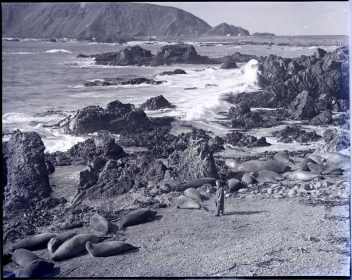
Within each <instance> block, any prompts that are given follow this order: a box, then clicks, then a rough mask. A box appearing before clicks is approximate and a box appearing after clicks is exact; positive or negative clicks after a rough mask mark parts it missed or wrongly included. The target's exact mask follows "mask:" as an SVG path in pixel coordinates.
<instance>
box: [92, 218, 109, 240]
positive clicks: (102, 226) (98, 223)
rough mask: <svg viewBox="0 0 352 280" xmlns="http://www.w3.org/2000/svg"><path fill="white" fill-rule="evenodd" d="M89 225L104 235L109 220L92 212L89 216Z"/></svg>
mask: <svg viewBox="0 0 352 280" xmlns="http://www.w3.org/2000/svg"><path fill="white" fill-rule="evenodd" d="M89 225H90V226H91V227H92V228H93V229H95V230H96V231H98V232H99V233H101V234H102V235H106V234H107V233H108V232H109V230H110V223H109V221H108V220H107V219H105V218H104V217H103V216H101V215H99V214H94V215H93V216H92V217H90V219H89Z"/></svg>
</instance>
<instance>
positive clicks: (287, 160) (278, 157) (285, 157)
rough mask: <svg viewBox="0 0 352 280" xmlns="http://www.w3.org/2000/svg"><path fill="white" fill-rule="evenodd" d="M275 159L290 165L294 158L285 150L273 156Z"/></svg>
mask: <svg viewBox="0 0 352 280" xmlns="http://www.w3.org/2000/svg"><path fill="white" fill-rule="evenodd" d="M273 159H274V160H276V161H277V162H282V163H284V164H287V165H290V164H292V163H293V160H292V159H290V157H289V156H288V155H287V154H286V153H285V152H278V153H276V154H275V155H274V156H273Z"/></svg>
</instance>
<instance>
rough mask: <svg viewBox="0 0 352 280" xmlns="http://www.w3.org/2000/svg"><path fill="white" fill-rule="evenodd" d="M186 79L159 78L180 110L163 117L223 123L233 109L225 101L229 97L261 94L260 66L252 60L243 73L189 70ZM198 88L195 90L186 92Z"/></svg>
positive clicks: (171, 100)
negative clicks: (259, 84)
mask: <svg viewBox="0 0 352 280" xmlns="http://www.w3.org/2000/svg"><path fill="white" fill-rule="evenodd" d="M186 72H187V74H186V75H172V76H157V77H156V80H158V79H160V80H166V81H167V82H166V83H164V84H162V85H160V86H159V87H165V91H166V90H167V91H168V93H167V94H165V97H166V98H167V99H168V100H169V101H170V102H171V103H173V104H175V105H176V108H175V110H174V111H173V112H171V113H169V112H163V113H160V114H161V115H176V116H178V117H179V118H180V119H181V120H186V121H203V122H205V123H209V121H211V122H213V121H219V119H222V118H223V116H222V115H221V114H219V113H221V112H227V111H228V110H229V108H230V107H231V105H230V104H229V103H228V102H227V101H225V97H226V95H227V94H228V93H230V92H232V93H234V94H236V93H239V92H251V91H257V90H259V89H260V88H259V86H258V85H257V77H258V73H257V72H258V62H257V61H256V60H251V61H249V62H248V63H246V64H244V65H243V66H242V67H241V68H239V69H217V68H216V69H215V68H206V69H204V70H201V71H199V70H187V71H186ZM185 88H195V89H194V90H192V91H190V90H184V89H185Z"/></svg>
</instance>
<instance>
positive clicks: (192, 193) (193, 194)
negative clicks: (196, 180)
mask: <svg viewBox="0 0 352 280" xmlns="http://www.w3.org/2000/svg"><path fill="white" fill-rule="evenodd" d="M183 193H184V195H185V196H186V197H189V198H191V199H193V200H194V201H197V202H202V201H203V200H204V199H205V197H204V195H202V194H201V193H200V191H198V190H196V189H194V188H188V189H187V190H185V191H184V192H183Z"/></svg>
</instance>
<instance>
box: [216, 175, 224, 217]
mask: <svg viewBox="0 0 352 280" xmlns="http://www.w3.org/2000/svg"><path fill="white" fill-rule="evenodd" d="M224 185H225V182H224V181H219V180H217V181H216V187H217V190H216V193H215V205H216V210H217V213H216V216H219V215H220V212H221V214H222V215H224V199H225V193H224Z"/></svg>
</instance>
